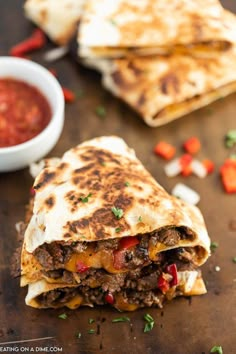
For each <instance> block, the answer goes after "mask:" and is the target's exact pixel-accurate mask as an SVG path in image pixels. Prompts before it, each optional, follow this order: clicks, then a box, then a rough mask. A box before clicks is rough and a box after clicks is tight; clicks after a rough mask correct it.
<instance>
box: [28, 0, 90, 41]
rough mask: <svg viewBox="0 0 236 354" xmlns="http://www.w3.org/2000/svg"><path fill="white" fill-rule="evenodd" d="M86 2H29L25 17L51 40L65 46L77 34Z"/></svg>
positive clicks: (47, 0) (49, 0)
mask: <svg viewBox="0 0 236 354" xmlns="http://www.w3.org/2000/svg"><path fill="white" fill-rule="evenodd" d="M83 4H84V0H59V1H58V0H43V1H42V0H27V1H26V2H25V6H24V9H25V15H26V17H27V18H28V19H30V20H31V21H33V22H34V23H35V24H36V25H37V26H39V27H40V28H42V30H43V31H45V33H47V35H48V36H49V38H50V39H51V40H52V41H54V42H55V43H57V44H59V45H65V44H67V43H68V42H69V40H70V39H71V38H72V37H73V35H74V34H75V33H76V30H77V25H78V22H79V19H80V16H81V13H82V8H83Z"/></svg>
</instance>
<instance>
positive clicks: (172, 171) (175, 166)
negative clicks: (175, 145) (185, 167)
mask: <svg viewBox="0 0 236 354" xmlns="http://www.w3.org/2000/svg"><path fill="white" fill-rule="evenodd" d="M181 170H182V167H181V164H180V160H179V158H176V159H174V160H172V161H170V162H169V163H167V164H166V165H165V167H164V171H165V173H166V175H167V176H168V177H175V176H177V175H178V174H179V173H180V172H181Z"/></svg>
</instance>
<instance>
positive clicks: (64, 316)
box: [58, 313, 67, 320]
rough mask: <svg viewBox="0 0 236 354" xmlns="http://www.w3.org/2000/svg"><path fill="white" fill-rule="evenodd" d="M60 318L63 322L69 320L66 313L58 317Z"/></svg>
mask: <svg viewBox="0 0 236 354" xmlns="http://www.w3.org/2000/svg"><path fill="white" fill-rule="evenodd" d="M58 318H60V319H62V320H66V319H67V314H66V313H62V314H60V315H59V316H58Z"/></svg>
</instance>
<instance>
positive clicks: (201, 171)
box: [191, 159, 207, 178]
mask: <svg viewBox="0 0 236 354" xmlns="http://www.w3.org/2000/svg"><path fill="white" fill-rule="evenodd" d="M191 168H192V172H193V173H194V174H195V175H196V176H198V177H199V178H205V177H206V175H207V169H206V168H205V166H204V165H203V164H202V163H201V162H200V161H199V160H196V159H194V160H193V161H192V162H191Z"/></svg>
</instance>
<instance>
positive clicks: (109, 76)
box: [84, 47, 236, 127]
mask: <svg viewBox="0 0 236 354" xmlns="http://www.w3.org/2000/svg"><path fill="white" fill-rule="evenodd" d="M84 63H85V64H86V65H88V66H90V67H93V68H96V69H98V70H99V71H101V73H102V81H103V85H104V86H105V88H107V89H108V90H110V91H111V92H112V93H113V94H114V95H116V96H118V97H120V98H122V99H123V100H124V101H125V102H126V103H127V104H129V105H130V106H131V107H132V108H133V109H135V110H136V111H137V112H138V113H139V114H140V115H141V116H142V118H143V119H144V121H145V123H147V124H148V125H150V126H152V127H157V126H160V125H163V124H166V123H168V122H170V121H172V120H174V119H176V118H179V117H181V116H183V115H185V114H187V113H189V112H192V111H194V110H196V109H198V108H200V107H203V106H206V105H207V104H209V103H211V102H213V101H215V100H217V99H219V98H221V97H224V96H226V95H229V94H230V93H232V92H234V91H235V90H236V47H233V48H232V49H231V50H228V51H226V52H224V53H222V54H221V55H218V56H216V57H215V58H197V57H192V56H188V55H184V54H173V55H169V56H149V57H134V58H122V59H112V60H109V59H107V60H106V59H96V60H95V59H87V60H84Z"/></svg>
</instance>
